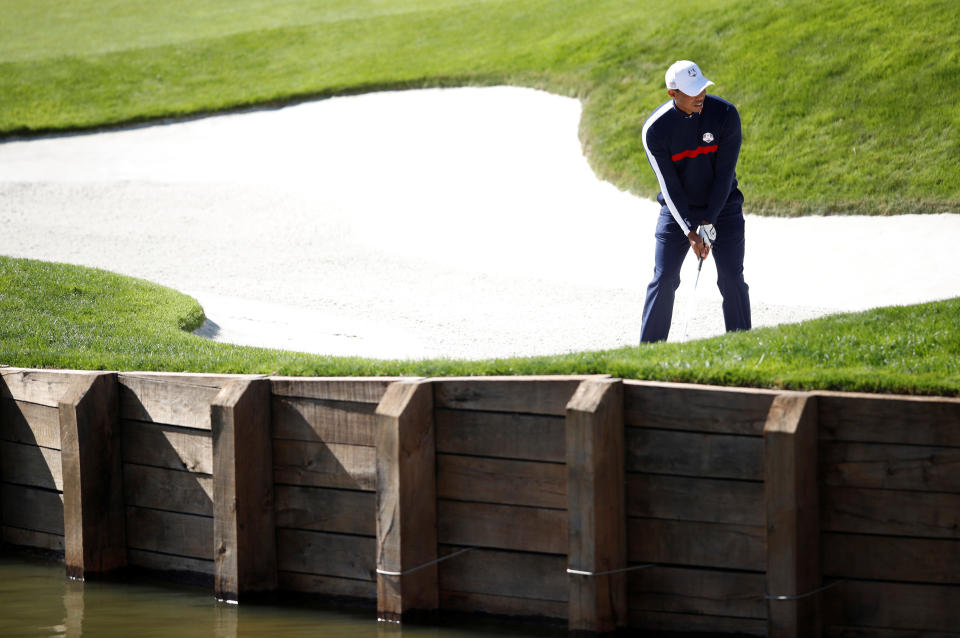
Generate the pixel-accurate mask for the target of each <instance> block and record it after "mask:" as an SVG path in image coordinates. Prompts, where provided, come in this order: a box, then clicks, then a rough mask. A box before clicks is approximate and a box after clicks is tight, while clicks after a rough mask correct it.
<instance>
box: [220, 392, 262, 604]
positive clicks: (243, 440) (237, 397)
mask: <svg viewBox="0 0 960 638" xmlns="http://www.w3.org/2000/svg"><path fill="white" fill-rule="evenodd" d="M210 423H211V427H212V429H213V535H214V546H213V547H214V593H215V595H216V596H217V598H219V599H220V600H227V601H231V602H239V601H241V600H244V599H247V598H249V597H251V596H255V595H258V594H265V593H269V592H272V591H274V590H276V588H277V544H276V530H275V526H274V506H273V445H272V443H271V433H270V381H269V380H268V379H240V380H236V381H232V382H230V383H229V384H228V385H226V386H224V388H223V389H222V390H221V391H220V393H219V394H218V395H217V397H216V399H214V402H213V404H212V405H211V406H210Z"/></svg>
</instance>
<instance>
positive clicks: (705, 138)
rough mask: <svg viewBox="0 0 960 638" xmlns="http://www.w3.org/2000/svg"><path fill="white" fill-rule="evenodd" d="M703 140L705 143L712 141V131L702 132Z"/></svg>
mask: <svg viewBox="0 0 960 638" xmlns="http://www.w3.org/2000/svg"><path fill="white" fill-rule="evenodd" d="M703 141H704V142H705V143H707V144H709V143H710V142H712V141H713V133H704V134H703Z"/></svg>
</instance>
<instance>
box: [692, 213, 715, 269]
mask: <svg viewBox="0 0 960 638" xmlns="http://www.w3.org/2000/svg"><path fill="white" fill-rule="evenodd" d="M716 238H717V229H716V228H714V227H713V224H708V223H706V222H704V223H702V224H701V225H700V227H699V228H697V230H691V231H690V233H689V234H688V235H687V239H689V240H690V248H692V249H693V254H694V255H696V256H697V258H698V259H700V261H703V260H704V259H706V258H707V255H709V254H710V248H711V246H713V241H714V240H715V239H716Z"/></svg>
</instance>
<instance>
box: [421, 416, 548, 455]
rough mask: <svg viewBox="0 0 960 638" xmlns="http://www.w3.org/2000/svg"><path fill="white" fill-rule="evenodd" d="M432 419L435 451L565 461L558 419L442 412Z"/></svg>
mask: <svg viewBox="0 0 960 638" xmlns="http://www.w3.org/2000/svg"><path fill="white" fill-rule="evenodd" d="M435 417H436V420H437V451H438V452H445V453H449V454H470V455H474V456H490V457H499V458H511V459H526V460H532V461H549V462H554V463H565V462H566V443H565V441H566V439H565V436H566V435H565V433H564V432H565V429H564V428H565V425H564V420H563V419H562V418H560V417H556V416H540V415H529V414H507V413H500V412H469V411H464V410H444V409H437V410H436V413H435Z"/></svg>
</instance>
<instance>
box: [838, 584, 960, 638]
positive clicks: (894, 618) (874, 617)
mask: <svg viewBox="0 0 960 638" xmlns="http://www.w3.org/2000/svg"><path fill="white" fill-rule="evenodd" d="M957 601H960V587H957V586H956V585H914V584H905V583H888V582H881V581H857V580H848V581H846V582H844V583H842V584H840V585H837V586H836V587H834V588H833V589H831V590H829V591H827V592H824V593H823V603H824V623H825V625H826V626H831V625H849V626H864V627H882V628H888V629H899V630H908V629H909V630H912V631H914V632H916V635H920V636H927V635H929V634H928V632H929V633H932V632H936V631H942V632H952V631H956V629H957V628H958V627H960V605H958V604H957Z"/></svg>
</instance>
